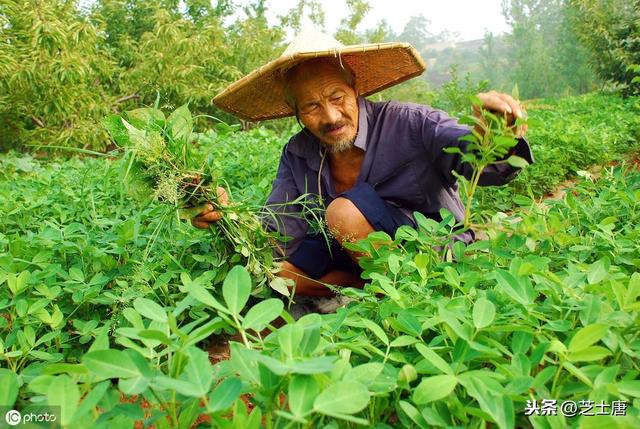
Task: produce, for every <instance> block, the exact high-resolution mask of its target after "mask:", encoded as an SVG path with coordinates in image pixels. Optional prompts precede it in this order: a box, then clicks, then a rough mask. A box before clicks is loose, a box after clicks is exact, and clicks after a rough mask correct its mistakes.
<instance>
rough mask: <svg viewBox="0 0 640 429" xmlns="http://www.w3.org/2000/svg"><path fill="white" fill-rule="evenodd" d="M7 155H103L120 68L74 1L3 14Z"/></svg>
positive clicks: (7, 8)
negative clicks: (12, 151)
mask: <svg viewBox="0 0 640 429" xmlns="http://www.w3.org/2000/svg"><path fill="white" fill-rule="evenodd" d="M0 23H1V25H0V40H1V42H0V43H2V45H1V46H2V49H1V50H2V54H0V82H2V83H0V88H1V89H2V91H0V150H1V149H4V150H6V149H7V148H12V147H17V146H19V145H21V144H36V145H39V144H51V145H62V146H76V147H91V148H95V149H103V148H104V147H105V145H106V143H107V140H106V134H105V132H104V131H103V130H99V129H96V126H95V124H96V123H97V121H98V120H99V118H100V117H102V116H104V115H105V114H106V113H108V111H109V109H110V107H111V103H110V101H109V98H108V95H107V94H108V91H107V88H108V85H109V82H110V79H111V76H112V74H113V72H114V64H113V62H112V61H111V59H110V58H109V57H108V56H107V55H106V53H105V51H104V46H103V45H102V43H101V42H102V41H101V35H100V32H99V28H97V27H95V26H93V25H91V23H90V22H88V20H87V19H86V18H84V17H82V16H80V15H79V14H78V13H77V10H76V2H73V1H71V2H70V1H58V0H54V1H37V0H29V1H13V0H8V1H6V2H4V3H3V6H2V9H0Z"/></svg>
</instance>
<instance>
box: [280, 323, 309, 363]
mask: <svg viewBox="0 0 640 429" xmlns="http://www.w3.org/2000/svg"><path fill="white" fill-rule="evenodd" d="M303 336H304V327H302V326H301V325H299V324H294V325H285V326H283V327H282V328H280V329H279V330H278V343H279V344H280V349H281V350H282V352H283V353H284V355H285V356H287V357H294V356H298V355H299V354H300V353H299V352H300V350H299V349H298V346H299V345H300V342H301V341H302V337H303Z"/></svg>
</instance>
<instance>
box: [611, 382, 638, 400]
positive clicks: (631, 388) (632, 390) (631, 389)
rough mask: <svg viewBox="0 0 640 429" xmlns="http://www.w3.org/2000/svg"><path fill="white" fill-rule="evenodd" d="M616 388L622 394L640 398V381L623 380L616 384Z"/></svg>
mask: <svg viewBox="0 0 640 429" xmlns="http://www.w3.org/2000/svg"><path fill="white" fill-rule="evenodd" d="M616 388H617V389H618V391H619V392H620V393H624V394H625V395H629V396H633V397H635V398H640V380H622V381H618V382H617V383H616Z"/></svg>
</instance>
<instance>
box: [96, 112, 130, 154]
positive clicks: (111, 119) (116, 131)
mask: <svg viewBox="0 0 640 429" xmlns="http://www.w3.org/2000/svg"><path fill="white" fill-rule="evenodd" d="M102 125H103V126H104V128H105V129H106V130H107V132H108V133H109V135H110V136H111V138H112V139H113V140H114V141H115V142H116V144H117V145H118V146H120V147H126V146H129V144H130V141H129V133H128V132H127V129H126V128H125V126H124V124H123V123H122V118H121V117H120V115H108V116H105V118H104V119H103V120H102Z"/></svg>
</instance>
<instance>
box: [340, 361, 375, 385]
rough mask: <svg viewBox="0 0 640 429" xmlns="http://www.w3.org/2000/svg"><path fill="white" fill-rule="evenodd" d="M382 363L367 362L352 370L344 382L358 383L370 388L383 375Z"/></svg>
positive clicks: (344, 378)
mask: <svg viewBox="0 0 640 429" xmlns="http://www.w3.org/2000/svg"><path fill="white" fill-rule="evenodd" d="M383 369H384V364H383V363H382V362H367V363H363V364H362V365H358V366H356V367H353V368H351V369H350V370H349V371H348V372H347V373H346V374H345V375H344V377H343V380H344V381H357V382H358V383H362V384H363V385H365V386H367V387H369V386H370V385H371V383H373V382H374V381H375V379H376V378H377V377H378V375H380V373H382V370H383Z"/></svg>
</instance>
